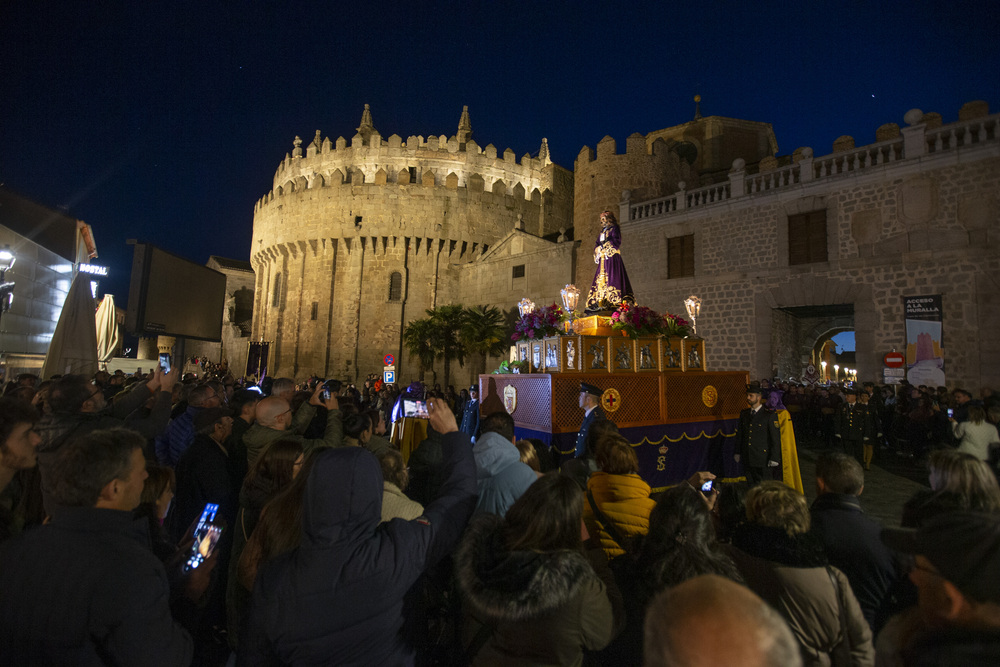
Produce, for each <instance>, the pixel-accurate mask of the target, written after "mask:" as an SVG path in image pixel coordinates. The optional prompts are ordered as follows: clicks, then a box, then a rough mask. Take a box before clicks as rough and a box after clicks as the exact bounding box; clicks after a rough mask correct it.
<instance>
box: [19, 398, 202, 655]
mask: <svg viewBox="0 0 1000 667" xmlns="http://www.w3.org/2000/svg"><path fill="white" fill-rule="evenodd" d="M95 389H96V387H95ZM102 398H103V394H102ZM142 446H143V438H142V436H140V435H139V434H137V433H135V432H133V431H128V430H125V429H112V430H109V431H96V432H93V433H91V434H89V435H87V436H84V437H82V438H79V439H74V440H73V441H72V442H70V443H69V444H67V445H66V446H65V447H63V448H61V449H60V451H59V454H58V456H57V457H56V458H55V460H54V461H53V464H52V466H51V468H50V473H51V475H50V477H49V481H50V482H51V491H52V495H53V499H54V500H55V501H56V511H55V514H54V515H53V516H52V521H51V522H50V523H49V524H47V525H44V526H41V527H39V528H37V529H35V530H32V531H29V532H28V533H26V534H25V535H23V536H21V538H19V539H16V540H13V541H11V542H8V543H7V544H6V545H4V548H3V550H2V551H0V591H3V594H2V595H0V663H2V664H5V665H28V664H31V665H98V664H115V665H188V664H190V662H191V654H192V646H191V638H190V637H189V636H188V634H187V633H186V632H184V630H182V629H181V628H180V626H178V625H177V624H176V623H175V622H174V620H173V618H172V617H171V614H170V608H169V605H168V602H169V600H170V589H169V585H168V583H167V575H166V572H165V571H164V569H163V565H161V564H160V561H159V559H157V558H156V556H154V555H153V553H152V552H151V551H150V549H149V534H148V532H146V526H147V525H148V524H147V522H146V520H145V519H142V520H140V521H138V522H137V521H134V520H133V519H132V514H131V512H132V510H133V509H135V508H136V506H138V504H139V499H140V498H141V496H142V486H143V480H145V478H146V460H145V458H144V457H143V455H142Z"/></svg>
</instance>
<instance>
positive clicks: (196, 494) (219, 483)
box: [167, 407, 239, 543]
mask: <svg viewBox="0 0 1000 667" xmlns="http://www.w3.org/2000/svg"><path fill="white" fill-rule="evenodd" d="M231 414H232V413H231V411H230V410H229V409H228V408H218V407H216V408H205V409H204V410H202V411H201V412H199V413H198V415H197V416H196V417H195V418H194V427H195V437H194V442H193V443H191V446H190V447H188V448H187V450H186V451H185V452H184V453H183V454H181V458H180V460H179V461H178V462H177V471H176V472H177V491H176V492H175V495H174V503H173V507H172V508H171V510H170V516H169V517H168V519H167V524H168V528H169V530H170V537H171V538H172V539H173V540H174V542H175V543H176V542H180V540H181V538H182V537H183V536H184V533H185V532H186V531H187V529H188V527H189V526H190V525H191V523H192V522H193V521H194V520H195V519H197V518H198V517H199V516H200V515H201V512H202V510H203V509H204V508H205V504H206V503H215V504H217V505H218V506H219V515H218V516H219V517H220V518H222V519H224V520H225V523H226V525H227V527H230V528H231V527H232V526H233V525H234V522H235V520H236V510H237V494H238V493H239V487H238V486H237V485H236V483H235V481H234V480H233V478H232V476H231V474H232V473H231V470H230V465H229V452H228V451H227V450H226V441H227V440H228V438H229V435H230V433H232V430H233V418H232V417H231V416H230V415H231Z"/></svg>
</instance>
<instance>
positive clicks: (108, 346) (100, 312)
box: [97, 294, 120, 368]
mask: <svg viewBox="0 0 1000 667" xmlns="http://www.w3.org/2000/svg"><path fill="white" fill-rule="evenodd" d="M119 341H120V335H119V333H118V316H117V313H116V312H115V297H114V295H113V294H105V295H104V299H103V300H102V301H101V305H100V306H98V307H97V361H98V363H99V364H100V365H101V367H102V368H104V367H106V365H107V363H108V362H109V361H111V357H113V356H114V354H115V350H116V349H117V348H118V342H119Z"/></svg>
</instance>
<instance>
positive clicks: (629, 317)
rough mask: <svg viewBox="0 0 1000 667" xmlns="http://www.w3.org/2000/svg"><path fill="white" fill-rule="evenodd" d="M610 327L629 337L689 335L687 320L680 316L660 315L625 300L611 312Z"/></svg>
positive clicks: (650, 309)
mask: <svg viewBox="0 0 1000 667" xmlns="http://www.w3.org/2000/svg"><path fill="white" fill-rule="evenodd" d="M611 328H612V329H614V330H615V331H621V332H623V333H624V334H625V335H626V336H628V337H629V338H638V337H639V336H680V337H684V336H687V335H689V333H690V331H689V329H688V322H687V320H685V319H684V318H682V317H678V316H677V315H671V314H670V313H666V314H665V315H660V314H659V313H658V312H656V311H655V310H653V309H652V308H647V307H646V306H635V305H629V304H628V303H626V302H624V301H623V302H622V304H621V305H620V306H619V307H618V310H616V311H615V312H614V313H612V314H611Z"/></svg>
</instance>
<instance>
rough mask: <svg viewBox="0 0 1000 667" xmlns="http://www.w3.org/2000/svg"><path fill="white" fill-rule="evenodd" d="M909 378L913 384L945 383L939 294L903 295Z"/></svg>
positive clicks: (933, 385)
mask: <svg viewBox="0 0 1000 667" xmlns="http://www.w3.org/2000/svg"><path fill="white" fill-rule="evenodd" d="M903 312H904V314H905V316H906V367H907V371H906V379H907V380H908V381H909V382H910V384H914V385H920V384H926V385H928V386H931V387H941V386H944V383H945V382H944V380H945V375H944V336H943V323H942V320H943V317H942V315H943V312H944V308H943V306H942V300H941V295H940V294H929V295H926V296H904V297H903Z"/></svg>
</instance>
